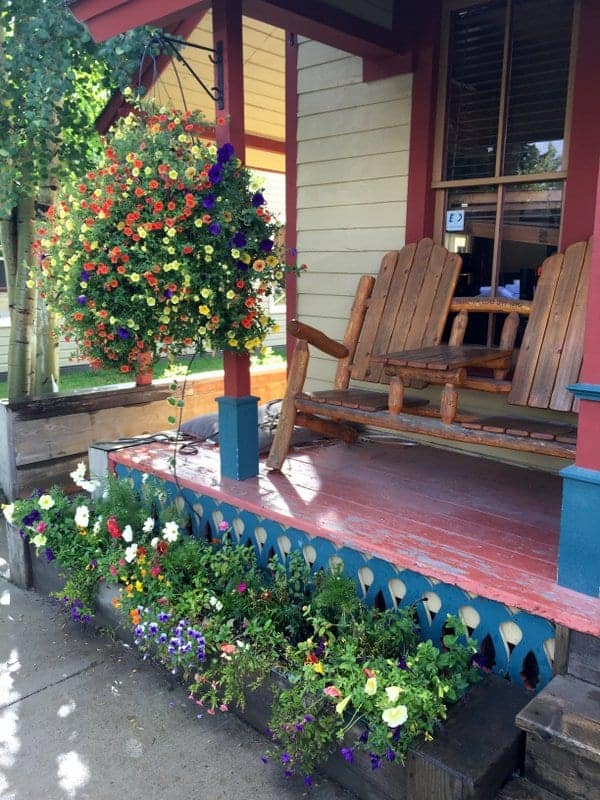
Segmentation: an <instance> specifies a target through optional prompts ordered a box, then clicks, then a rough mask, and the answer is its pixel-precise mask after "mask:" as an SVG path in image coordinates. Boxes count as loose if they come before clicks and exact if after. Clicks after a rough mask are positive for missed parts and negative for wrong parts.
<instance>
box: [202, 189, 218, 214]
mask: <svg viewBox="0 0 600 800" xmlns="http://www.w3.org/2000/svg"><path fill="white" fill-rule="evenodd" d="M215 203H216V198H215V196H214V194H212V192H211V194H207V195H206V196H205V197H203V198H202V206H203V207H204V208H205V209H206V210H207V211H208V210H209V209H211V208H214V205H215Z"/></svg>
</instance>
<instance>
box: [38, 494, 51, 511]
mask: <svg viewBox="0 0 600 800" xmlns="http://www.w3.org/2000/svg"><path fill="white" fill-rule="evenodd" d="M38 503H39V506H40V508H41V509H42V510H43V511H47V510H48V509H49V508H52V506H53V505H54V499H53V498H52V497H51V496H50V495H49V494H43V495H42V496H41V497H40V499H39V500H38Z"/></svg>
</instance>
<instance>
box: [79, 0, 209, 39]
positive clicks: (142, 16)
mask: <svg viewBox="0 0 600 800" xmlns="http://www.w3.org/2000/svg"><path fill="white" fill-rule="evenodd" d="M210 7H211V2H210V0H200V1H199V0H169V2H167V0H76V2H74V3H72V4H71V5H70V6H69V10H70V11H71V13H72V14H73V16H74V17H75V18H76V19H78V20H79V21H80V22H82V23H83V24H84V25H86V26H87V27H88V29H89V31H90V33H91V35H92V37H93V38H94V39H95V41H97V42H102V41H104V40H105V39H110V38H111V36H116V35H117V34H119V33H124V32H125V31H128V30H130V29H131V28H137V27H139V26H140V25H156V26H157V27H162V28H165V27H167V26H169V25H171V24H172V23H173V22H174V21H176V20H180V19H182V17H183V15H184V14H185V15H186V16H187V14H189V13H197V12H203V11H207V10H208V9H209V8H210Z"/></svg>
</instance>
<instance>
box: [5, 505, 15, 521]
mask: <svg viewBox="0 0 600 800" xmlns="http://www.w3.org/2000/svg"><path fill="white" fill-rule="evenodd" d="M2 511H3V513H4V516H5V517H6V521H7V522H10V523H12V521H13V519H14V514H15V504H14V503H5V504H4V505H3V506H2Z"/></svg>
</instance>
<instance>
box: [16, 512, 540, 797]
mask: <svg viewBox="0 0 600 800" xmlns="http://www.w3.org/2000/svg"><path fill="white" fill-rule="evenodd" d="M11 527H13V533H16V536H17V537H18V538H19V541H20V542H21V543H22V544H24V543H23V540H22V539H20V537H19V535H18V530H17V529H16V528H14V526H11ZM17 544H18V543H17ZM17 550H18V551H19V553H22V552H23V548H21V547H17ZM25 552H26V554H27V555H26V557H27V558H29V559H30V567H29V569H30V571H29V575H30V582H31V585H33V587H34V588H35V589H36V590H38V591H40V592H44V593H49V592H54V591H60V589H61V587H62V586H63V585H64V576H62V575H61V571H60V567H57V566H56V562H54V561H53V562H50V563H48V562H47V561H46V560H45V559H44V558H43V557H42V558H36V556H35V551H34V548H33V547H31V546H26V547H25ZM12 569H13V565H12V564H11V570H12ZM115 595H116V587H114V586H111V585H106V584H103V585H102V586H101V587H100V592H99V595H98V601H97V611H96V615H95V618H94V621H95V623H96V624H97V625H99V626H101V627H107V628H109V629H111V630H113V631H115V632H116V633H117V635H118V636H119V638H121V639H122V640H124V641H126V642H128V643H130V644H131V643H132V642H133V635H132V631H131V626H129V625H128V624H127V622H126V621H125V622H124V621H123V618H122V616H121V615H120V613H119V612H118V610H117V609H115V607H114V606H113V604H112V600H113V598H114V597H115ZM282 680H283V678H281V677H280V676H276V675H274V676H273V679H272V683H271V684H269V685H266V686H263V687H261V688H260V689H258V690H256V691H250V692H248V695H247V703H246V707H245V709H244V710H243V711H242V710H238V711H237V712H236V713H238V715H239V716H240V717H241V718H242V719H244V720H245V721H246V722H247V723H248V724H250V725H252V726H253V727H254V728H256V729H257V730H258V731H260V732H261V733H265V732H266V730H267V726H268V723H269V719H270V707H271V702H272V692H273V687H274V685H275V683H276V682H279V683H280V684H281V681H282ZM529 699H530V695H528V694H527V693H526V692H525V691H524V690H523V689H521V688H520V687H518V686H515V685H514V684H511V683H509V682H508V681H506V680H503V679H501V678H498V677H496V676H492V675H488V676H486V677H485V679H484V680H483V681H482V682H481V683H480V684H477V685H476V686H474V687H473V688H472V689H471V690H470V691H469V693H468V695H467V696H466V697H465V698H464V699H463V700H462V701H461V702H459V703H457V704H456V705H455V706H453V707H452V708H451V709H450V713H449V715H448V719H447V720H446V722H445V723H444V725H443V726H441V727H440V730H439V731H438V734H437V736H436V738H435V739H434V740H433V741H432V742H423V741H418V742H415V744H414V745H413V746H412V747H411V748H410V750H409V752H408V755H407V758H406V763H405V764H404V765H401V764H396V763H385V764H384V765H383V766H382V768H381V769H379V770H372V769H371V763H370V759H369V757H368V754H366V753H356V754H355V760H354V763H353V764H348V763H347V762H346V761H344V759H343V758H342V756H341V755H339V754H335V755H334V756H332V757H331V758H330V759H329V761H328V762H327V763H326V764H325V765H324V766H323V767H322V769H321V772H323V773H324V774H325V775H327V776H328V777H330V778H332V779H333V780H335V781H336V782H338V783H339V784H341V785H342V786H344V787H346V788H347V789H349V790H351V791H352V792H354V793H355V794H356V795H357V797H358V798H360V800H492V798H494V797H495V795H496V792H497V791H498V789H499V788H500V787H501V786H502V784H503V783H504V782H505V781H507V780H508V779H509V778H510V776H511V775H512V774H513V773H514V772H515V771H516V770H518V769H519V768H520V766H521V765H522V760H523V745H524V736H523V733H522V732H521V731H519V730H518V728H516V726H515V724H514V719H515V716H516V714H517V713H518V712H519V711H520V710H521V709H522V708H523V707H524V706H525V705H526V703H527V702H528V700H529ZM348 744H349V742H348Z"/></svg>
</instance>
